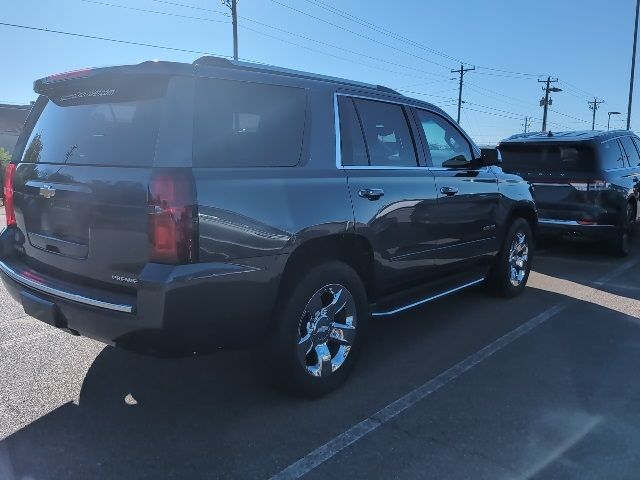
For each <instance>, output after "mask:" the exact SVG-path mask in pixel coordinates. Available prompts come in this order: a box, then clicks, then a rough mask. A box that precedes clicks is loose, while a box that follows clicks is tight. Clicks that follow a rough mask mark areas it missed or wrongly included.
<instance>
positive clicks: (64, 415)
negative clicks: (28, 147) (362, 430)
mask: <svg viewBox="0 0 640 480" xmlns="http://www.w3.org/2000/svg"><path fill="white" fill-rule="evenodd" d="M563 248H565V247H563ZM567 248H568V247H567ZM571 248H572V251H575V247H571ZM582 248H586V249H590V248H593V247H590V246H585V247H582ZM574 253H575V252H574ZM554 255H555V254H553V253H545V252H542V255H540V256H539V258H538V262H537V264H538V265H540V266H541V267H542V270H543V271H545V272H546V273H547V274H548V275H553V274H554V271H555V270H556V266H555V264H556V263H557V262H556V261H555V259H554ZM560 255H561V256H562V255H564V254H562V253H561V254H560ZM558 258H559V257H558ZM574 258H580V254H578V255H577V256H575V257H574ZM585 258H587V252H585ZM602 262H603V265H602V266H603V267H607V266H609V267H611V265H609V261H608V260H605V259H604V258H602ZM580 263H581V262H580ZM618 263H621V262H620V261H619V262H618ZM585 264H586V267H585V268H587V269H588V268H589V265H588V262H586V261H585ZM598 275H602V271H600V272H599V273H598V272H596V274H595V277H597V276H598ZM595 277H593V279H595ZM585 278H587V277H585ZM589 281H592V279H591V277H588V278H587V279H586V280H585V282H586V283H588V282H589ZM567 298H568V297H567V296H565V295H562V294H559V293H557V292H550V291H545V290H540V289H535V288H530V289H527V291H526V292H525V293H524V295H522V296H521V297H519V298H518V299H511V300H508V301H504V300H497V299H495V298H493V297H491V296H487V295H485V294H484V293H483V292H482V290H481V289H472V290H470V291H467V292H464V293H462V294H461V295H459V296H455V297H451V298H446V299H443V300H441V301H438V302H434V303H432V304H430V305H428V306H426V307H424V308H419V309H416V310H414V311H412V312H411V313H408V314H405V315H401V316H398V317H394V318H389V319H384V320H376V321H374V322H372V325H371V327H372V328H371V334H370V338H369V342H368V346H367V349H366V350H365V352H364V355H363V358H362V359H361V360H362V361H361V362H360V365H359V366H358V368H357V369H356V372H355V375H354V377H353V378H352V379H351V380H350V381H349V382H348V384H347V385H345V387H344V388H343V389H342V390H340V391H338V392H336V393H335V394H333V395H329V396H327V397H325V398H322V399H320V400H316V401H304V400H297V399H292V398H290V397H288V396H286V395H284V394H281V393H279V392H277V391H275V390H272V389H270V388H268V387H266V386H265V385H264V383H263V382H261V379H260V378H259V377H258V375H259V374H257V373H256V370H255V368H254V360H255V359H254V357H253V354H251V353H249V352H222V353H219V354H216V355H211V356H201V357H191V358H185V359H173V360H161V359H156V358H152V357H145V356H141V355H137V354H133V353H129V352H126V351H122V350H118V349H114V348H105V349H104V350H103V351H102V353H100V355H99V356H98V357H97V358H96V360H95V362H94V363H93V365H92V367H91V368H90V370H89V372H88V373H87V375H86V378H85V381H84V384H83V387H82V391H81V394H80V400H79V404H77V405H76V404H74V403H67V404H65V405H63V406H61V407H60V408H57V409H56V410H54V411H52V412H51V413H49V414H47V415H45V416H43V417H41V418H40V419H38V420H36V421H35V422H33V423H31V424H30V425H28V426H26V427H25V428H23V429H22V430H20V431H18V432H16V433H14V434H13V435H11V436H10V437H8V438H7V439H5V440H4V441H2V442H0V478H2V480H14V478H15V479H16V480H17V479H22V478H33V479H36V480H45V479H47V480H48V479H63V478H64V479H87V478H91V479H97V478H136V479H147V478H148V479H154V480H156V479H159V478H180V479H182V478H190V479H194V478H265V477H268V476H269V475H270V474H273V473H275V472H277V471H278V470H279V469H280V468H283V467H285V466H287V465H288V464H289V463H290V462H291V461H294V460H297V459H298V458H301V457H302V456H304V455H305V454H307V453H308V452H309V451H310V450H312V449H313V448H316V447H318V446H319V445H321V444H322V443H324V442H325V441H327V440H328V439H330V438H332V437H333V436H334V435H336V434H339V433H342V432H343V431H344V429H345V428H348V427H350V426H352V425H354V424H356V423H358V422H359V421H361V420H363V419H364V418H366V417H367V416H368V415H370V414H372V413H374V412H375V411H377V410H378V409H379V408H381V407H383V406H385V405H387V404H388V403H389V402H391V401H394V400H396V399H397V398H399V397H401V396H402V395H404V394H406V393H407V392H408V391H410V390H411V389H413V388H415V387H416V386H419V385H421V384H422V383H423V382H425V381H427V380H428V379H430V378H433V377H434V376H436V375H437V374H439V373H441V372H442V371H444V370H446V369H447V368H449V367H451V366H452V365H455V364H456V363H457V362H459V361H461V360H462V359H464V358H465V357H467V356H468V355H470V354H472V353H474V352H476V351H477V350H479V349H480V348H482V347H484V346H485V345H487V344H488V343H490V342H492V341H493V340H495V339H496V338H499V337H500V336H501V335H503V334H505V333H506V332H508V331H510V330H512V329H513V328H515V327H517V326H518V324H520V323H522V322H524V321H526V320H528V319H529V318H531V317H532V316H533V315H535V314H536V313H539V312H541V311H543V310H544V309H546V308H548V307H549V306H551V305H554V304H558V303H560V302H563V301H565V300H567ZM470 305H473V309H472V310H473V311H470V309H469V306H470ZM596 308H598V307H596ZM495 391H496V393H497V394H498V396H499V395H501V394H500V385H499V382H498V384H497V385H496V390H495ZM3 464H4V466H3ZM5 472H6V473H5ZM3 475H4V476H3ZM5 477H6V478H5Z"/></svg>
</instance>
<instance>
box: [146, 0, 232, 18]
mask: <svg viewBox="0 0 640 480" xmlns="http://www.w3.org/2000/svg"><path fill="white" fill-rule="evenodd" d="M151 1H152V2H156V3H162V4H164V5H171V6H174V7H184V8H191V9H193V10H200V11H203V12H212V13H219V14H220V15H224V16H225V17H228V16H229V14H228V13H227V12H221V11H220V10H212V9H210V8H205V7H196V6H195V5H188V4H186V3H177V2H169V1H167V0H151Z"/></svg>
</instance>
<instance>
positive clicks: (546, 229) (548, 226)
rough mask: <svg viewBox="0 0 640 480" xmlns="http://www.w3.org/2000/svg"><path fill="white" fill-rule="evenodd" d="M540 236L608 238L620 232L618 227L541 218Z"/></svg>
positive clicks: (539, 221)
mask: <svg viewBox="0 0 640 480" xmlns="http://www.w3.org/2000/svg"><path fill="white" fill-rule="evenodd" d="M538 231H539V233H540V235H542V236H544V235H562V236H571V237H578V238H580V237H584V238H593V239H599V238H608V237H611V236H614V235H615V234H616V233H617V232H618V227H617V226H616V225H601V224H597V225H595V224H586V225H585V224H582V223H579V222H578V221H576V220H559V219H552V218H540V219H539V220H538Z"/></svg>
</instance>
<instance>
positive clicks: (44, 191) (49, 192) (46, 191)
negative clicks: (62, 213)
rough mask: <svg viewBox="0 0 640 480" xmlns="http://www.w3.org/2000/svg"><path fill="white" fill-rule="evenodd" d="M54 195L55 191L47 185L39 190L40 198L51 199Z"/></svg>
mask: <svg viewBox="0 0 640 480" xmlns="http://www.w3.org/2000/svg"><path fill="white" fill-rule="evenodd" d="M55 194H56V189H55V188H52V187H50V186H49V185H45V186H44V187H42V188H41V189H40V196H42V197H44V198H51V197H53V196H54V195H55Z"/></svg>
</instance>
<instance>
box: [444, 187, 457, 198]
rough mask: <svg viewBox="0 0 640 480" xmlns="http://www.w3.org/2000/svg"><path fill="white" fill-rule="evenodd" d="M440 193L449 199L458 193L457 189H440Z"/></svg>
mask: <svg viewBox="0 0 640 480" xmlns="http://www.w3.org/2000/svg"><path fill="white" fill-rule="evenodd" d="M440 193H442V194H443V195H447V196H449V197H453V196H454V195H455V194H456V193H458V189H457V188H456V187H441V188H440Z"/></svg>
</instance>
